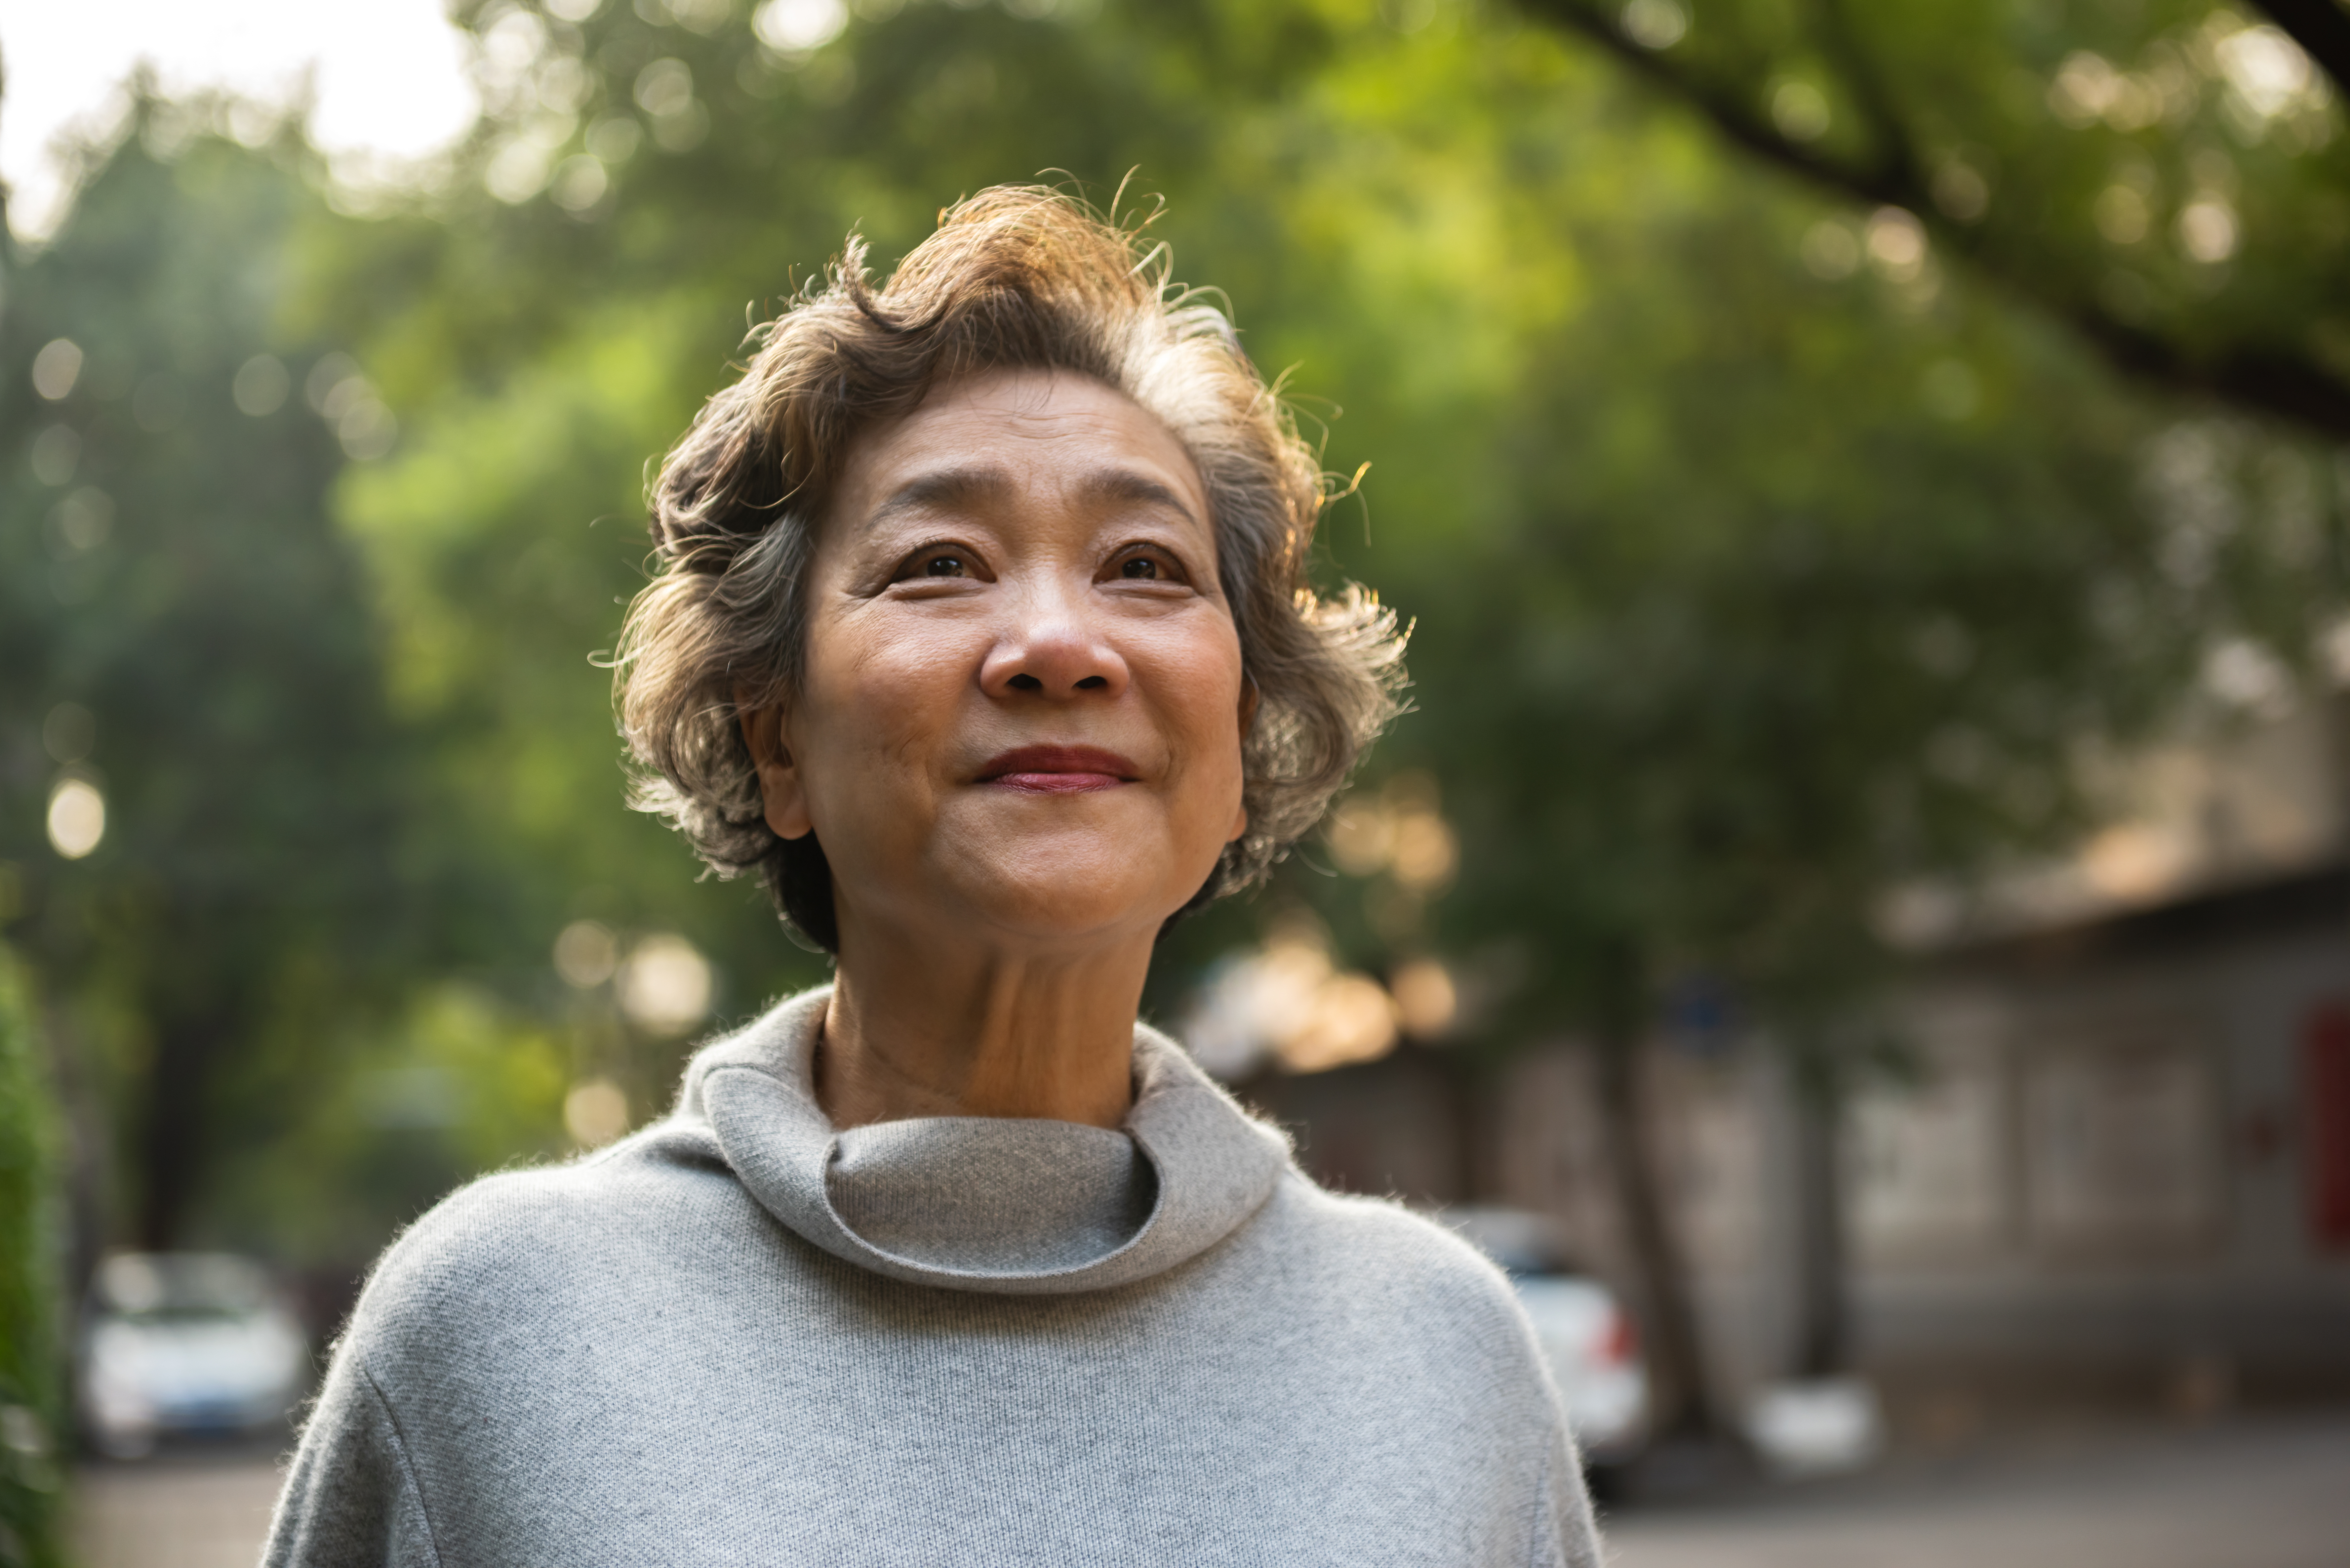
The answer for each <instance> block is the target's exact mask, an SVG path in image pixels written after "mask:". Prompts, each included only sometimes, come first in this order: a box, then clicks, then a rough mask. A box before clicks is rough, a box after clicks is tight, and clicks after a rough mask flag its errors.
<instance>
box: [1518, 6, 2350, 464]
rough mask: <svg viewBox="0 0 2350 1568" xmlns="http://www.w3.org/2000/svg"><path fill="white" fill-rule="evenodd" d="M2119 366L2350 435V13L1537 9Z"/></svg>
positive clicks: (1741, 145)
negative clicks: (1898, 216) (1927, 240)
mask: <svg viewBox="0 0 2350 1568" xmlns="http://www.w3.org/2000/svg"><path fill="white" fill-rule="evenodd" d="M1522 3H1523V5H1524V8H1525V10H1526V11H1527V12H1528V13H1529V14H1531V15H1534V16H1541V17H1544V18H1546V19H1548V20H1550V21H1552V22H1555V23H1556V24H1558V25H1559V26H1564V27H1566V28H1570V29H1572V30H1573V31H1574V32H1575V33H1576V34H1578V35H1579V36H1583V37H1586V38H1588V39H1592V40H1594V41H1596V43H1598V44H1599V45H1600V46H1601V47H1604V48H1606V49H1607V50H1608V51H1609V52H1611V53H1612V54H1614V55H1615V56H1616V57H1617V58H1618V59H1620V60H1622V61H1624V62H1625V63H1626V64H1627V65H1628V66H1629V67H1631V68H1632V69H1633V71H1634V72H1635V73H1636V74H1637V75H1638V76H1639V77H1641V78H1644V79H1646V80H1648V81H1649V82H1652V83H1655V84H1656V85H1658V86H1659V87H1660V88H1662V89H1663V90H1664V91H1665V92H1666V93H1668V94H1669V95H1670V96H1671V97H1672V98H1673V99H1676V100H1678V101H1679V102H1680V103H1682V104H1685V105H1687V106H1688V107H1690V108H1691V109H1694V110H1696V111H1697V112H1698V113H1699V114H1700V115H1702V116H1703V117H1704V118H1705V119H1706V120H1707V121H1709V122H1710V123H1711V125H1712V126H1713V127H1714V128H1715V129H1716V130H1719V131H1720V133H1721V135H1722V137H1723V138H1724V139H1725V140H1727V141H1728V142H1729V143H1730V144H1731V145H1732V146H1734V147H1736V148H1738V149H1740V150H1742V151H1744V152H1747V153H1751V154H1752V155H1755V156H1757V157H1760V158H1762V159H1763V160H1765V161H1768V162H1770V163H1771V164H1773V165H1774V166H1776V167H1777V168H1779V169H1781V170H1783V171H1789V172H1792V173H1794V174H1795V175H1797V176H1799V177H1801V178H1803V179H1804V180H1807V181H1809V182H1813V183H1814V184H1816V185H1818V186H1821V187H1824V188H1825V189H1827V190H1829V191H1832V192H1835V193H1836V194H1838V195H1842V196H1846V197H1850V198H1853V199H1856V200H1858V201H1860V202H1866V203H1868V204H1870V205H1872V206H1881V207H1887V208H1891V209H1894V210H1897V211H1899V212H1903V213H1909V214H1912V215H1914V216H1915V217H1916V218H1917V219H1918V220H1919V221H1921V222H1922V223H1924V225H1925V227H1926V229H1927V231H1928V232H1929V233H1930V234H1931V235H1932V237H1933V240H1934V242H1935V244H1937V245H1938V246H1939V247H1941V248H1942V249H1943V250H1945V251H1946V252H1948V253H1949V254H1951V255H1954V256H1958V257H1962V258H1964V259H1965V260H1966V261H1967V262H1968V263H1969V264H1970V265H1973V266H1975V267H1976V268H1978V269H1980V270H1981V273H1982V274H1983V275H1985V276H1987V277H1990V278H1992V279H1995V280H1997V281H1998V283H1999V284H2000V285H2001V286H2002V287H2004V288H2005V289H2007V290H2008V291H2010V292H2011V293H2012V294H2013V295H2014V296H2018V297H2019V298H2021V299H2022V300H2025V301H2028V302H2030V304H2032V305H2033V306H2036V307H2037V308H2039V309H2040V310H2042V311H2044V312H2046V313H2048V314H2049V315H2051V316H2053V317H2055V318H2056V319H2058V320H2061V321H2063V322H2064V323H2065V324H2067V325H2068V326H2070V327H2073V328H2074V330H2076V331H2078V332H2079V333H2081V334H2082V335H2083V336H2084V337H2085V338H2086V339H2087V340H2088V341H2089V342H2091V343H2093V344H2095V346H2096V347H2097V348H2099V349H2100V350H2101V351H2103V352H2104V353H2105V354H2106V356H2107V357H2108V358H2110V359H2111V360H2112V361H2113V363H2114V364H2116V366H2117V367H2119V368H2120V369H2123V370H2125V371H2126V372H2128V373H2130V374H2133V375H2137V376H2142V377H2145V378H2147V379H2150V380H2153V381H2156V382H2158V383H2161V384H2163V385H2166V386H2168V387H2171V388H2174V389H2183V390H2186V391H2189V392H2194V393H2201V394H2207V395H2211V396H2216V397H2218V398H2220V399H2222V400H2226V401H2228V402H2230V403H2234V404H2236V405H2238V406H2239V407H2241V408H2243V409H2245V410H2249V411H2252V412H2256V413H2260V414H2263V415H2268V416H2272V417H2282V418H2283V419H2286V420H2290V421H2294V422H2296V423H2299V424H2302V425H2303V426H2305V427H2307V428H2309V429H2311V430H2314V431H2319V432H2322V433H2324V434H2327V435H2330V436H2332V437H2334V438H2335V439H2337V440H2338V439H2342V438H2345V437H2350V141H2345V140H2344V138H2343V137H2342V136H2341V135H2340V130H2341V122H2340V118H2339V115H2338V113H2337V112H2336V111H2335V109H2334V107H2333V106H2334V103H2335V101H2336V100H2337V99H2338V98H2339V96H2340V95H2341V93H2342V92H2343V91H2344V90H2345V88H2350V12H2345V10H2344V9H2343V8H2342V7H2341V5H2338V4H2337V3H2335V0H2273V3H2271V4H2261V3H2259V0H2254V3H2253V4H2251V5H2249V6H2247V7H2241V8H2235V9H2231V8H2230V7H2228V6H2225V5H2210V4H2208V3H2207V0H2156V3H2153V4H2139V3H2137V0H2128V3H2097V0H2074V3H2073V4H2069V5H2041V4H2036V3H2029V0H2012V3H2009V4H2001V5H1947V4H1934V5H1902V6H1898V7H1896V6H1878V7H1874V8H1864V7H1857V6H1853V5H1847V4H1846V0H1797V3H1795V4H1793V5H1787V4H1778V3H1772V4H1763V3H1760V0H1631V3H1630V4H1628V5H1622V6H1620V7H1619V6H1616V5H1603V4H1599V3H1597V0H1522Z"/></svg>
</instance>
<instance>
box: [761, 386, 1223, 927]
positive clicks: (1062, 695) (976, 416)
mask: <svg viewBox="0 0 2350 1568" xmlns="http://www.w3.org/2000/svg"><path fill="white" fill-rule="evenodd" d="M807 586H808V591H809V599H810V605H809V608H810V615H809V622H808V641H807V657H806V664H805V675H804V679H803V681H802V685H801V688H800V691H799V692H798V694H797V695H796V696H795V698H794V700H793V701H791V703H790V704H789V705H788V708H787V710H786V711H784V712H782V713H781V714H777V713H775V712H774V711H769V712H768V713H766V714H764V715H754V716H752V717H751V718H749V719H747V720H746V722H745V727H746V733H747V734H748V736H749V738H750V740H751V743H752V753H753V755H754V757H756V758H759V759H760V770H759V774H760V784H761V787H762V790H763V792H764V799H765V805H766V815H767V821H768V823H769V825H770V826H773V827H774V828H775V831H776V832H777V833H780V834H782V835H784V836H785V837H797V836H799V835H801V834H804V833H806V832H807V831H808V830H809V829H810V828H811V827H813V828H814V829H815V831H816V836H817V837H818V838H819V840H820V841H821V842H822V843H823V845H824V849H825V855H826V857H827V859H828V860H829V861H830V862H831V866H832V872H833V883H834V888H835V898H836V900H837V909H838V911H839V917H840V927H841V937H842V942H843V945H844V947H845V948H846V947H853V946H854V944H855V943H856V942H857V941H858V932H859V931H872V930H879V929H897V930H899V931H904V932H914V931H924V930H927V931H929V932H931V933H933V934H939V935H952V934H956V933H962V932H972V931H973V930H974V926H976V928H978V929H983V930H985V931H987V932H989V933H991V934H992V935H993V938H994V939H996V940H1002V939H1003V938H1012V939H1015V940H1028V941H1030V942H1034V943H1040V944H1042V945H1044V946H1046V947H1054V946H1066V945H1071V944H1076V945H1080V946H1082V945H1091V944H1092V943H1095V942H1098V941H1101V940H1120V939H1123V938H1128V937H1138V936H1147V935H1148V934H1149V933H1150V932H1153V931H1155V930H1156V929H1157V927H1158V926H1159V922H1161V921H1162V920H1164V919H1166V917H1167V916H1168V915H1170V914H1171V913H1172V912H1173V911H1174V910H1175V909H1179V908H1180V907H1181V905H1182V904H1183V902H1184V901H1185V900H1186V899H1188V898H1190V897H1191V895H1192V894H1193V893H1194V892H1196V891H1198V889H1199V888H1200V885H1201V883H1202V882H1204V881H1206V880H1207V878H1208V877H1209V874H1210V873H1211V871H1212V870H1213V869H1214V867H1215V863H1216V857H1217V855H1218V853H1219V852H1220V851H1221V850H1222V846H1224V845H1225V844H1226V843H1228V842H1230V841H1231V840H1232V839H1234V838H1236V837H1238V836H1240V835H1241V833H1242V831H1243V828H1244V827H1245V826H1246V825H1247V817H1246V815H1245V813H1244V812H1243V809H1242V805H1241V783H1242V780H1241V733H1242V729H1243V723H1244V722H1245V718H1246V706H1245V702H1246V700H1245V699H1244V697H1243V680H1242V673H1241V651H1240V639H1239V636H1238V634H1237V632H1236V630H1235V628H1234V627H1233V623H1232V610H1231V607H1230V606H1228V605H1227V604H1226V603H1225V600H1224V596H1223V591H1222V587H1221V585H1220V583H1219V581H1218V578H1217V574H1216V548H1215V535H1214V532H1213V529H1212V527H1211V523H1210V521H1209V515H1208V506H1207V499H1206V496H1205V494H1204V493H1203V492H1202V489H1201V483H1200V478H1199V475H1198V473H1197V472H1195V471H1194V469H1193V467H1192V464H1191V459H1190V457H1189V456H1188V455H1187V454H1186V453H1185V452H1184V451H1183V448H1182V446H1181V445H1180V443H1179V442H1177V441H1176V440H1175V439H1174V437H1173V436H1172V435H1170V433H1169V432H1168V431H1167V429H1166V427H1165V426H1163V425H1161V424H1160V423H1159V421H1158V420H1156V419H1155V418H1153V417H1152V416H1151V415H1149V414H1148V413H1146V412H1144V411H1143V410H1142V409H1141V408H1139V407H1138V406H1137V405H1136V404H1135V403H1133V402H1132V401H1130V400H1128V399H1127V398H1126V397H1124V396H1123V395H1122V394H1120V393H1118V392H1116V391H1113V390H1112V389H1109V388H1107V387H1106V386H1104V385H1102V384H1100V383H1099V382H1097V381H1094V380H1092V379H1088V378H1087V377H1083V376H1078V375H1074V374H1069V373H1066V372H1062V373H1053V372H1046V371H1035V370H1021V371H1002V372H995V373H992V374H988V375H984V376H980V377H976V378H973V379H969V380H965V381H961V382H956V383H952V384H950V385H947V386H945V387H942V388H941V389H939V390H937V391H935V392H933V393H932V394H931V397H930V398H929V399H928V400H926V401H925V402H924V403H923V404H922V406H921V407H920V409H918V410H915V412H914V413H912V414H911V415H909V416H908V417H907V418H905V419H903V420H901V421H898V422H896V423H895V424H891V425H887V426H883V427H880V428H879V429H876V430H874V431H868V433H867V434H866V435H864V436H863V437H862V438H860V439H859V440H858V442H857V443H856V444H855V445H854V446H853V447H852V448H851V450H850V452H849V455H848V459H847V465H846V467H845V469H844V471H843V473H842V476H841V481H840V483H839V485H838V486H837V490H836V492H835V499H834V502H833V505H832V507H831V510H830V512H829V514H828V515H827V517H826V518H825V520H824V524H823V527H822V530H821V532H820V534H819V536H818V541H817V546H816V560H815V563H814V566H813V571H812V575H811V579H810V581H809V583H808V585H807ZM778 726H779V732H778Z"/></svg>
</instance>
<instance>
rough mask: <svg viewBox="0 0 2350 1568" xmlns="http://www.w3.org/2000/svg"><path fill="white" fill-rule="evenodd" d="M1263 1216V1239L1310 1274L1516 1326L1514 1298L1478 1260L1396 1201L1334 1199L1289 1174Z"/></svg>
mask: <svg viewBox="0 0 2350 1568" xmlns="http://www.w3.org/2000/svg"><path fill="white" fill-rule="evenodd" d="M1266 1210H1267V1212H1266V1218H1267V1220H1270V1221H1271V1222H1272V1224H1271V1229H1272V1231H1273V1233H1274V1234H1273V1236H1272V1237H1271V1238H1269V1239H1271V1240H1274V1241H1275V1244H1277V1245H1278V1246H1280V1247H1281V1248H1282V1250H1283V1251H1284V1252H1286V1253H1288V1254H1289V1255H1290V1257H1291V1258H1292V1260H1293V1261H1294V1262H1296V1263H1298V1264H1301V1265H1303V1266H1305V1267H1306V1268H1309V1269H1311V1270H1313V1271H1314V1272H1316V1273H1321V1274H1326V1275H1331V1276H1336V1277H1338V1278H1340V1279H1343V1280H1344V1282H1346V1283H1347V1284H1349V1285H1351V1286H1355V1287H1358V1288H1360V1287H1376V1289H1377V1291H1378V1293H1380V1294H1382V1295H1386V1294H1402V1295H1409V1296H1414V1297H1419V1298H1423V1299H1424V1298H1426V1297H1428V1296H1430V1295H1435V1296H1442V1297H1445V1298H1448V1299H1451V1300H1453V1301H1456V1302H1458V1303H1461V1304H1463V1305H1474V1306H1477V1307H1482V1308H1483V1309H1486V1310H1487V1311H1489V1312H1492V1313H1494V1314H1500V1315H1501V1316H1502V1317H1503V1318H1506V1319H1508V1320H1509V1321H1511V1322H1513V1323H1514V1322H1515V1321H1516V1320H1517V1317H1518V1305H1517V1295H1516V1293H1515V1292H1513V1291H1512V1290H1511V1288H1510V1283H1509V1280H1508V1278H1507V1276H1505V1275H1504V1274H1503V1272H1502V1271H1501V1270H1500V1269H1498V1268H1496V1267H1495V1266H1494V1265H1493V1263H1492V1261H1491V1260H1490V1259H1488V1258H1487V1257H1486V1256H1485V1254H1484V1253H1482V1252H1481V1251H1478V1250H1477V1249H1476V1248H1475V1247H1473V1246H1471V1245H1470V1244H1469V1243H1468V1242H1467V1241H1463V1240H1461V1237H1460V1236H1459V1235H1457V1234H1456V1233H1454V1232H1453V1231H1451V1230H1449V1229H1448V1228H1446V1227H1445V1226H1444V1225H1442V1224H1440V1223H1439V1222H1438V1221H1436V1220H1432V1219H1430V1218H1429V1217H1428V1216H1427V1215H1425V1214H1422V1213H1419V1212H1418V1211H1416V1210H1411V1209H1409V1208H1406V1207H1405V1206H1404V1205H1403V1204H1401V1203H1399V1202H1398V1201H1396V1200H1395V1199H1391V1198H1367V1197H1362V1196H1358V1195H1356V1194H1352V1193H1344V1192H1333V1191H1331V1190H1329V1189H1327V1188H1325V1187H1322V1186H1319V1185H1318V1184H1316V1183H1315V1182H1314V1181H1313V1180H1312V1179H1309V1178H1307V1177H1305V1176H1304V1175H1302V1174H1300V1173H1298V1172H1297V1171H1295V1169H1292V1170H1291V1171H1290V1172H1289V1174H1288V1175H1287V1177H1286V1178H1285V1179H1284V1180H1283V1181H1282V1183H1281V1185H1280V1187H1279V1189H1277V1190H1276V1191H1275V1193H1274V1199H1273V1201H1272V1202H1271V1203H1269V1204H1268V1205H1267V1206H1266Z"/></svg>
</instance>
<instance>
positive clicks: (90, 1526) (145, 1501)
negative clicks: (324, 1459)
mask: <svg viewBox="0 0 2350 1568" xmlns="http://www.w3.org/2000/svg"><path fill="white" fill-rule="evenodd" d="M277 1481H278V1470H277V1458H276V1454H275V1453H274V1452H272V1451H271V1450H269V1449H260V1450H251V1449H247V1450H226V1451H215V1452H209V1453H190V1454H184V1455H182V1454H172V1455H168V1456H165V1457H163V1458H160V1459H150V1460H147V1461H144V1462H142V1463H138V1464H97V1465H88V1466H86V1467H84V1468H83V1469H81V1470H80V1471H79V1472H78V1474H77V1475H76V1476H75V1478H74V1525H75V1529H74V1546H75V1550H76V1552H77V1556H76V1557H75V1559H74V1561H75V1562H76V1563H78V1564H79V1568H254V1564H255V1563H256V1562H257V1561H259V1559H260V1556H261V1542H262V1540H263V1538H264V1537H265V1536H266V1535H267V1534H268V1532H269V1510H270V1507H271V1505H273V1504H274V1503H276V1501H277Z"/></svg>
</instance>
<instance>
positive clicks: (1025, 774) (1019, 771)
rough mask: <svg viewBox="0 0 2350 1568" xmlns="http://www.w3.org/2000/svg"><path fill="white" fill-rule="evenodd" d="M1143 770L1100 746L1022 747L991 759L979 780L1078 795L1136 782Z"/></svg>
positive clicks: (1013, 787)
mask: <svg viewBox="0 0 2350 1568" xmlns="http://www.w3.org/2000/svg"><path fill="white" fill-rule="evenodd" d="M1140 772H1141V770H1140V769H1139V768H1137V767H1136V766H1135V765H1134V764H1133V763H1130V762H1128V761H1127V760H1126V759H1125V758H1124V757H1121V756H1119V755H1118V753H1116V752H1106V751H1103V750H1102V749H1101V748H1100V747H1098V746H1022V747H1021V748H1019V749H1018V750H1017V751H1011V752H1006V753H1003V755H1002V756H1000V757H996V758H994V759H993V760H992V761H991V762H989V763H988V764H987V765H986V766H985V767H983V768H982V769H981V770H980V773H979V782H980V783H981V784H1000V785H1002V786H1003V788H1005V789H1016V790H1024V791H1026V792H1028V793H1029V794H1078V793H1080V792H1082V791H1085V790H1094V789H1114V788H1116V787H1117V786H1118V785H1119V784H1132V783H1133V782H1134V781H1135V779H1136V777H1137V776H1138V775H1139V774H1140Z"/></svg>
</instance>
